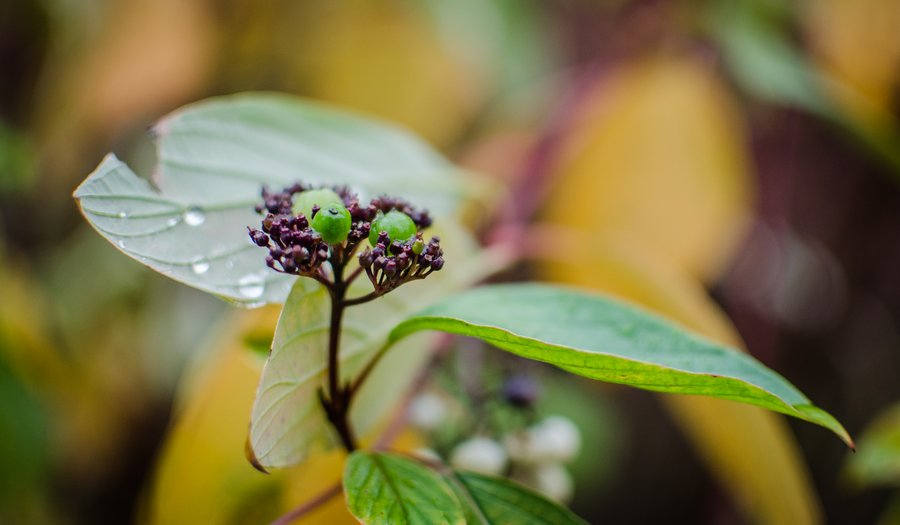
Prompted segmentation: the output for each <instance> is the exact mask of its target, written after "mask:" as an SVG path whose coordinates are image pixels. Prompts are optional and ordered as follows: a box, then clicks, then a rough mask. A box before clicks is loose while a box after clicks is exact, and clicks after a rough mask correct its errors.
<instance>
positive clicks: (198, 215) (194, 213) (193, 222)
mask: <svg viewBox="0 0 900 525" xmlns="http://www.w3.org/2000/svg"><path fill="white" fill-rule="evenodd" d="M204 222H206V214H205V213H203V210H202V209H201V208H200V207H199V206H191V207H190V208H188V209H187V210H186V211H185V212H184V223H185V224H187V225H188V226H200V225H201V224H203V223H204Z"/></svg>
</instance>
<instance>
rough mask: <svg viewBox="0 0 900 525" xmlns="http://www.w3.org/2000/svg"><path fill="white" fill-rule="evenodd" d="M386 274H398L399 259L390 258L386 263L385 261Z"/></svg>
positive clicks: (391, 275)
mask: <svg viewBox="0 0 900 525" xmlns="http://www.w3.org/2000/svg"><path fill="white" fill-rule="evenodd" d="M384 274H385V275H387V276H388V277H393V276H395V275H397V261H396V260H394V259H388V260H387V262H386V263H384Z"/></svg>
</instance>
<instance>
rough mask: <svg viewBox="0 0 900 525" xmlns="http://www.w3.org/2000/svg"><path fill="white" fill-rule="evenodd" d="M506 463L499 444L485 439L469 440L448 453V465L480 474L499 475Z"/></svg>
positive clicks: (503, 451)
mask: <svg viewBox="0 0 900 525" xmlns="http://www.w3.org/2000/svg"><path fill="white" fill-rule="evenodd" d="M506 463H507V456H506V451H505V450H504V449H503V447H502V446H500V443H497V442H496V441H494V440H493V439H490V438H486V437H473V438H469V439H467V440H466V441H463V442H462V443H460V444H459V445H457V446H456V448H454V449H453V452H451V453H450V464H451V465H452V466H453V467H454V468H458V469H464V470H472V471H475V472H480V473H482V474H501V473H502V472H503V470H504V469H506Z"/></svg>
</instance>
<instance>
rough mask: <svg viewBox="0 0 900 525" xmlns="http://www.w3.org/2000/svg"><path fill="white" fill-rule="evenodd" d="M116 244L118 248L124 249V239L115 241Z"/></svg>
mask: <svg viewBox="0 0 900 525" xmlns="http://www.w3.org/2000/svg"><path fill="white" fill-rule="evenodd" d="M116 246H118V247H119V248H121V249H123V250H124V249H125V241H123V240H118V241H116Z"/></svg>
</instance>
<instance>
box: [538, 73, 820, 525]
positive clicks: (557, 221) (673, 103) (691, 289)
mask: <svg viewBox="0 0 900 525" xmlns="http://www.w3.org/2000/svg"><path fill="white" fill-rule="evenodd" d="M737 129H739V123H738V122H736V121H735V118H734V115H733V110H732V107H731V103H730V101H729V100H728V97H727V96H726V95H725V91H724V88H723V87H722V86H720V85H719V83H718V82H717V81H716V79H715V78H714V77H713V76H711V75H710V74H709V73H708V72H707V71H706V70H705V69H704V68H702V67H701V66H700V65H697V64H694V63H692V62H689V61H685V60H667V61H663V60H654V61H650V62H645V63H642V64H638V65H635V66H631V67H628V68H626V69H624V70H622V71H619V72H617V73H615V74H613V75H612V78H610V79H609V81H608V82H606V83H604V84H602V85H601V86H600V89H598V90H597V92H596V93H594V95H593V97H592V98H591V100H590V101H589V104H588V107H587V110H586V112H585V114H584V116H583V118H582V119H580V121H579V123H578V126H577V131H576V132H575V134H574V135H573V137H571V139H570V140H569V143H568V145H567V148H568V150H567V153H568V156H567V157H566V159H564V161H563V163H562V164H561V169H560V172H559V176H560V178H559V180H558V181H557V182H558V185H559V188H558V190H557V191H556V192H555V193H554V194H553V195H552V197H551V199H550V201H549V202H548V203H547V207H546V219H547V221H548V222H549V223H551V224H553V226H548V227H547V230H544V233H543V234H540V236H541V237H542V236H543V235H544V234H547V235H552V236H553V239H554V245H556V246H565V247H566V257H565V258H564V259H558V260H552V261H547V262H546V264H544V265H543V266H542V268H543V270H544V275H545V276H546V277H547V278H549V279H551V280H554V281H558V282H564V283H568V284H572V285H576V286H580V287H585V288H593V289H597V290H603V291H606V292H609V293H612V294H615V295H618V296H621V297H623V298H626V299H629V300H631V301H634V302H637V303H640V304H642V305H644V306H645V307H648V308H650V309H652V310H655V311H657V312H659V313H661V314H663V315H666V316H668V317H670V318H672V319H675V320H677V321H678V322H680V323H682V324H683V325H685V326H687V327H689V328H692V329H694V330H697V331H698V332H701V333H704V334H705V335H707V336H709V337H712V338H714V339H717V340H719V341H722V342H726V343H729V344H732V345H735V346H738V347H739V346H740V339H739V336H738V335H737V333H736V331H735V330H734V327H733V326H732V325H731V324H730V322H729V321H728V319H727V318H726V317H725V315H724V314H723V313H722V312H721V311H720V310H719V309H718V307H717V306H716V305H715V303H713V302H712V301H711V300H710V298H709V297H708V296H707V294H706V292H705V290H704V288H703V285H702V283H701V282H700V279H701V278H706V279H710V278H713V277H714V276H715V275H716V274H717V273H718V272H719V270H720V269H721V267H722V265H723V263H724V262H726V261H727V259H728V257H729V256H730V253H731V251H732V248H733V247H734V245H735V244H736V242H737V240H738V236H737V233H739V232H740V230H741V226H742V224H743V222H744V221H745V218H746V216H747V214H748V208H749V201H750V198H751V194H752V192H751V188H750V183H749V181H748V173H747V172H748V168H747V166H746V160H745V153H744V151H743V144H742V137H741V136H740V135H739V134H738V133H737V132H736V130H737ZM663 399H664V400H665V403H666V405H667V407H669V409H670V410H671V411H672V412H673V414H674V415H675V417H676V420H677V422H678V423H679V424H680V426H681V427H682V428H683V429H684V431H685V432H686V434H687V435H688V437H690V438H691V439H692V440H693V442H694V444H695V446H696V449H697V451H698V453H699V454H700V455H701V456H702V457H703V458H704V459H705V460H706V461H707V463H708V465H709V467H710V468H711V470H712V471H713V473H714V474H715V475H716V476H717V477H718V478H719V480H720V481H721V482H722V483H723V485H724V486H725V487H726V488H727V489H728V491H729V492H730V494H731V495H732V497H733V498H734V499H735V501H736V502H737V504H738V505H739V507H740V508H741V510H742V511H743V512H744V513H745V514H746V515H747V516H749V517H750V518H751V519H752V520H753V521H754V522H759V523H791V524H799V523H817V522H819V521H821V516H820V510H819V506H818V503H817V501H816V497H815V494H814V493H813V491H812V488H811V486H810V481H809V479H808V473H807V471H806V469H805V467H804V465H803V463H802V462H801V460H800V454H799V452H798V450H797V447H796V444H795V442H794V440H793V438H792V437H791V435H790V434H789V433H788V428H787V426H786V424H785V423H784V421H783V420H782V419H781V418H779V416H776V415H774V414H771V413H768V412H766V411H764V410H762V409H759V408H756V407H751V406H747V405H738V404H736V403H731V402H727V401H721V400H715V399H708V398H702V397H687V396H663Z"/></svg>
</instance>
